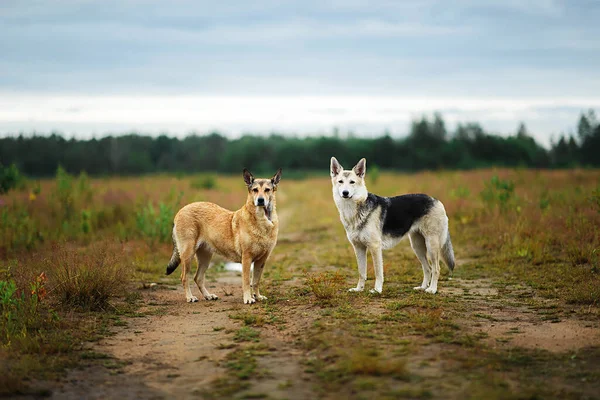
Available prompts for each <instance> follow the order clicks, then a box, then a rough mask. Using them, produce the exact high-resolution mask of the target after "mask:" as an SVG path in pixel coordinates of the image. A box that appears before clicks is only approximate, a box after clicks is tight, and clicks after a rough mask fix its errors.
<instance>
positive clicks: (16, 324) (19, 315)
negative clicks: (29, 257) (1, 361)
mask: <svg viewBox="0 0 600 400" xmlns="http://www.w3.org/2000/svg"><path fill="white" fill-rule="evenodd" d="M45 284H46V275H45V274H44V273H41V274H40V275H39V276H37V277H36V278H35V279H34V280H33V282H31V283H30V284H29V287H28V288H25V289H19V288H18V287H17V284H16V283H15V281H14V280H12V279H10V278H8V279H7V280H1V281H0V343H2V344H4V345H6V346H9V347H10V346H11V344H13V342H15V341H22V340H28V339H31V338H30V336H34V337H35V336H38V335H39V333H40V330H41V329H43V328H44V327H45V325H47V324H49V323H50V322H51V321H50V320H49V319H48V313H40V310H39V309H38V305H39V303H40V301H41V300H42V299H43V298H44V297H45V296H46V288H45Z"/></svg>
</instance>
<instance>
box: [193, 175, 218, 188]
mask: <svg viewBox="0 0 600 400" xmlns="http://www.w3.org/2000/svg"><path fill="white" fill-rule="evenodd" d="M190 186H191V187H192V189H214V188H216V187H217V180H216V179H215V177H214V176H212V175H207V176H202V177H199V178H197V179H195V180H193V181H192V183H191V184H190Z"/></svg>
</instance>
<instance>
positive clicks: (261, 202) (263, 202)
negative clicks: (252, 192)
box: [256, 197, 265, 206]
mask: <svg viewBox="0 0 600 400" xmlns="http://www.w3.org/2000/svg"><path fill="white" fill-rule="evenodd" d="M256 201H258V205H260V206H262V205H264V204H265V199H264V198H262V197H259V198H258V199H257V200H256Z"/></svg>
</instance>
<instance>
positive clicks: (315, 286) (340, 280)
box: [306, 271, 345, 301]
mask: <svg viewBox="0 0 600 400" xmlns="http://www.w3.org/2000/svg"><path fill="white" fill-rule="evenodd" d="M306 283H307V285H308V286H309V287H310V289H311V291H312V292H313V293H314V295H315V297H316V298H317V299H319V300H325V301H331V300H333V299H334V298H335V297H336V295H337V294H338V292H339V290H340V288H341V287H342V286H343V285H344V283H345V279H344V277H343V276H342V274H340V273H339V272H337V271H336V272H334V273H332V272H321V273H317V274H311V275H309V276H308V278H307V279H306Z"/></svg>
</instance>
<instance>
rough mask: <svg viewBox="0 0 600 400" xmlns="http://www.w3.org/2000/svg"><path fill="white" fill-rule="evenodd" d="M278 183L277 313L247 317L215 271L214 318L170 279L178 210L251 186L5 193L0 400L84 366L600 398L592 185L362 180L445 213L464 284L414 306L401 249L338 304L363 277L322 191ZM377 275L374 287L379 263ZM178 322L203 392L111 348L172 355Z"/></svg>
mask: <svg viewBox="0 0 600 400" xmlns="http://www.w3.org/2000/svg"><path fill="white" fill-rule="evenodd" d="M285 174H286V171H284V173H283V179H282V182H281V184H280V189H279V191H278V198H277V210H278V215H279V218H280V233H279V240H278V245H277V247H276V249H275V251H274V253H273V255H272V257H271V259H270V261H269V262H268V264H267V267H266V270H265V275H264V276H265V280H264V286H263V287H264V294H265V295H266V296H267V297H268V300H267V301H265V302H262V303H260V304H256V305H253V306H244V305H242V304H241V302H242V301H241V292H240V290H239V286H240V285H241V279H240V278H239V277H237V276H235V274H234V275H233V276H232V274H231V273H228V272H226V271H224V270H223V268H221V267H222V262H223V261H224V260H221V259H219V258H215V259H214V260H213V261H214V264H213V266H212V267H211V269H210V270H209V277H210V279H211V282H212V283H211V285H212V287H214V289H212V290H214V291H216V292H217V293H218V294H220V295H221V297H222V299H221V300H219V301H217V302H215V303H212V302H210V303H209V302H202V301H201V302H200V303H196V304H183V303H184V301H185V299H184V296H183V293H182V292H181V289H180V288H179V286H180V285H179V282H178V276H176V275H178V274H173V276H169V277H165V276H163V273H164V268H165V265H166V263H167V261H168V259H169V257H170V254H171V250H172V247H171V243H170V233H171V224H172V218H173V216H174V214H175V212H176V211H177V210H178V209H179V207H181V206H183V205H184V204H187V203H189V202H192V201H212V202H216V203H218V204H220V205H222V206H223V207H227V208H229V209H237V208H239V207H240V206H241V205H242V204H243V203H244V201H245V196H246V194H245V186H244V183H243V180H242V177H241V174H240V176H239V177H237V176H236V177H226V176H209V175H202V176H189V177H174V176H148V177H138V178H107V179H90V178H88V177H86V176H85V175H82V176H79V177H72V176H69V175H68V174H66V173H64V172H63V171H59V172H58V173H57V176H56V178H55V179H53V180H44V181H41V182H29V183H28V184H27V185H26V187H25V188H23V189H21V190H18V191H13V192H10V193H8V194H7V195H2V196H0V260H1V261H0V270H1V275H0V307H1V308H0V311H1V312H2V316H1V318H0V328H1V329H0V335H1V336H0V395H2V394H19V393H36V394H38V395H44V394H45V395H51V394H52V393H53V392H55V391H56V390H57V389H56V388H57V387H60V386H61V385H62V384H61V382H63V379H64V376H65V374H66V373H67V371H70V370H71V369H72V368H74V367H76V366H79V367H85V368H100V369H101V370H102V371H104V372H101V373H106V374H108V375H109V376H116V378H114V379H122V378H119V376H121V377H127V378H130V379H131V381H133V380H134V377H135V379H136V380H137V381H139V382H140V385H142V384H143V385H144V387H146V386H149V387H151V388H152V390H154V391H155V392H158V393H168V391H167V386H164V385H169V384H171V383H170V382H175V383H177V385H178V387H179V388H180V389H181V388H186V389H185V390H188V389H189V390H188V392H189V393H196V394H197V395H198V396H199V397H204V398H215V399H217V398H218V399H220V398H230V397H233V398H305V397H306V396H308V395H310V396H314V397H318V398H356V399H360V398H365V399H366V398H461V399H462V398H498V399H500V398H502V399H504V398H515V399H516V398H561V399H565V398H573V399H582V398H600V333H599V332H600V323H599V320H600V318H599V317H600V172H599V171H593V170H568V171H535V170H502V169H499V170H480V171H472V172H425V173H419V174H413V175H403V174H391V173H381V174H378V176H375V175H374V176H370V175H369V171H367V182H368V187H369V190H370V191H371V192H374V193H377V194H380V195H394V194H402V193H414V192H423V193H428V194H430V195H432V196H434V197H436V198H438V199H440V200H441V201H442V202H443V203H444V205H445V207H446V211H447V213H448V216H449V219H450V231H451V235H452V240H453V243H454V248H455V253H456V258H457V267H456V269H455V272H454V275H453V277H452V279H449V274H448V271H447V270H446V269H443V272H442V278H441V280H440V283H439V292H438V294H436V295H428V294H425V293H422V292H415V291H413V290H412V287H413V286H416V285H417V284H419V283H420V282H421V278H422V272H421V268H420V265H419V263H418V261H417V259H416V257H415V256H414V254H412V251H411V250H410V246H409V245H408V242H402V243H401V244H400V245H398V246H397V247H396V248H395V249H392V250H388V251H387V252H385V253H384V269H385V278H386V281H385V284H384V290H383V294H381V295H372V294H368V293H367V292H364V293H349V292H347V289H348V288H350V287H353V286H355V284H356V280H357V279H358V274H357V270H356V260H355V257H354V253H353V251H352V248H351V246H350V244H349V243H348V242H347V239H346V237H345V232H344V230H343V227H342V225H341V223H340V221H339V217H338V213H337V209H336V208H335V205H334V203H333V199H332V195H331V183H330V181H329V179H328V178H326V177H324V176H323V177H315V178H307V179H303V180H290V179H286V175H285ZM374 178H376V179H374ZM368 276H369V280H368V281H367V289H369V288H370V287H372V284H373V269H372V264H371V262H370V261H369V269H368ZM154 284H156V285H154ZM261 292H263V290H262V289H261ZM228 294H233V296H227V295H228ZM207 316H210V317H211V318H212V320H211V321H213V322H209V321H208V320H206V322H205V323H204V322H203V319H205V318H206V317H207ZM169 318H174V319H173V320H171V319H169ZM176 318H181V319H183V320H187V321H191V320H193V321H194V322H193V323H194V324H196V325H195V327H196V328H197V329H208V331H207V332H206V335H209V336H210V338H212V339H211V340H214V342H211V341H210V340H209V341H205V342H204V347H202V348H199V349H197V350H196V353H194V354H193V359H194V360H193V361H194V362H195V364H193V365H194V371H195V372H194V373H195V374H196V373H197V374H200V373H201V372H203V371H204V370H206V371H213V372H210V374H211V375H210V376H211V378H210V379H209V380H207V381H206V382H204V383H203V384H202V385H201V386H200V387H197V386H198V385H196V386H190V387H189V388H187V387H186V383H185V382H187V381H186V378H187V377H186V373H187V372H186V371H187V370H186V369H184V368H183V367H181V368H180V369H179V370H177V371H176V372H169V373H168V374H166V375H165V376H161V379H164V383H160V382H159V383H157V382H150V380H149V379H148V376H150V375H148V374H145V375H144V374H143V373H141V372H140V371H139V370H136V368H134V367H135V366H139V365H141V364H142V362H141V361H140V359H136V358H135V357H136V356H135V355H132V354H130V353H123V354H122V355H121V353H119V352H118V351H116V350H115V351H113V350H111V348H110V347H106V346H105V345H103V343H104V341H106V340H118V339H119V338H123V337H127V338H128V339H127V340H128V342H127V343H129V346H135V345H136V343H138V342H143V341H144V340H146V339H148V338H149V336H147V335H150V334H152V333H153V332H154V333H155V334H156V335H157V336H156V340H162V339H163V338H161V336H160V335H159V334H158V333H156V332H155V329H156V327H155V326H153V324H154V322H155V321H162V323H164V321H166V320H169V321H171V323H173V324H175V325H176V324H177V323H179V322H178V320H176ZM190 323H191V322H190ZM154 325H156V324H154ZM141 326H144V328H143V329H142V328H140V327H141ZM182 326H183V325H182ZM181 329H182V330H184V329H185V328H181ZM128 335H129V336H128ZM107 338H108V339H107ZM111 338H113V339H111ZM115 338H116V339H115ZM173 340H175V339H173ZM213 344H214V345H213ZM174 349H177V347H174ZM184 349H185V348H184ZM185 351H186V352H189V350H185ZM183 354H184V350H182V351H181V357H183ZM170 356H171V357H172V363H173V364H175V363H177V362H178V361H177V359H178V357H179V353H178V352H177V350H172V351H171V352H170ZM147 357H149V356H147ZM190 357H191V355H190ZM165 363H167V361H165ZM146 364H147V362H146ZM190 365H192V364H190ZM140 368H141V367H140ZM94 371H97V370H94ZM214 371H216V372H214ZM207 374H208V372H207ZM207 376H208V375H207ZM34 377H35V378H34ZM90 379H91V378H90ZM83 380H85V379H83ZM161 384H162V385H163V386H162V387H161V386H160V385H161ZM64 390H67V389H64ZM121 390H125V389H121ZM161 390H162V392H161ZM188 392H186V393H188ZM113 394H114V393H113Z"/></svg>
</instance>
